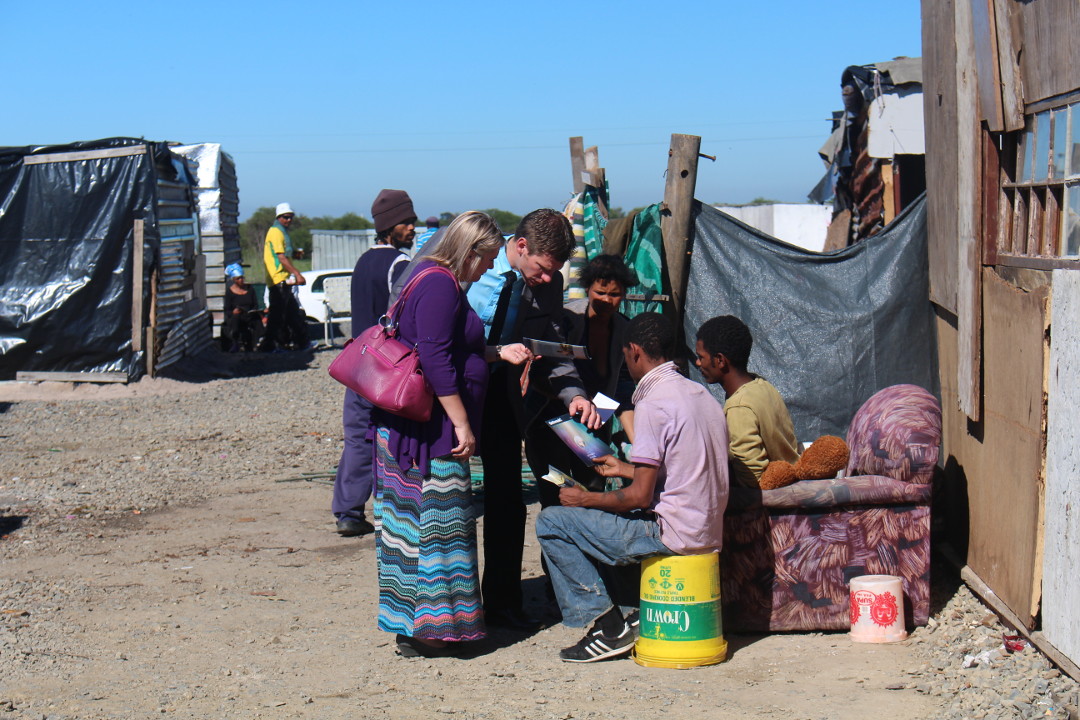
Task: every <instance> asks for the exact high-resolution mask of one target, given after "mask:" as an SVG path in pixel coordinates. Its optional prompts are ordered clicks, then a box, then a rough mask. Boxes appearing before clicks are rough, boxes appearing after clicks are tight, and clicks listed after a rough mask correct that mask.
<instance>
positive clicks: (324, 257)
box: [311, 230, 375, 270]
mask: <svg viewBox="0 0 1080 720" xmlns="http://www.w3.org/2000/svg"><path fill="white" fill-rule="evenodd" d="M374 244H375V231H374V230H312V231H311V245H312V248H311V269H312V270H332V269H336V268H349V269H351V268H353V267H354V266H355V265H356V261H357V259H358V258H359V257H360V256H361V255H363V254H364V253H365V252H366V251H367V250H368V248H370V247H371V246H372V245H374Z"/></svg>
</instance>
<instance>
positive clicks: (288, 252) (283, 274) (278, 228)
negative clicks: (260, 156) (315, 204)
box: [259, 203, 307, 352]
mask: <svg viewBox="0 0 1080 720" xmlns="http://www.w3.org/2000/svg"><path fill="white" fill-rule="evenodd" d="M275 212H276V214H277V219H275V220H274V224H273V225H271V226H270V229H269V230H267V231H266V241H265V242H264V243H263V263H264V264H265V265H266V289H267V291H268V293H269V295H270V308H269V312H268V313H267V320H266V333H265V334H264V335H263V339H262V343H260V345H259V350H261V351H263V352H273V351H274V349H275V347H276V344H277V341H278V336H279V335H280V334H281V329H282V327H285V326H287V327H288V328H289V329H290V331H291V335H292V337H293V342H294V343H296V344H297V345H298V346H299V347H300V348H301V349H303V348H304V347H305V346H306V345H307V322H306V321H305V320H304V314H303V312H301V310H300V303H299V302H297V300H296V295H295V294H294V293H293V286H294V285H305V284H307V280H305V279H304V276H303V275H302V274H301V273H300V271H299V270H297V269H296V266H294V265H293V264H292V260H291V257H292V252H293V246H292V239H291V238H290V237H289V226H290V225H292V223H293V218H294V217H295V213H294V212H293V209H292V207H290V206H289V203H278V206H277V209H276V211H275Z"/></svg>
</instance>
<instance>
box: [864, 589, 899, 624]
mask: <svg viewBox="0 0 1080 720" xmlns="http://www.w3.org/2000/svg"><path fill="white" fill-rule="evenodd" d="M896 616H897V609H896V598H895V597H893V594H892V593H891V592H883V593H881V594H880V595H878V596H877V597H876V598H874V603H873V604H872V605H871V606H870V619H871V620H873V621H874V624H875V625H877V626H879V627H889V626H890V625H892V624H893V623H894V622H896Z"/></svg>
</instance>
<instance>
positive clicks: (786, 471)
mask: <svg viewBox="0 0 1080 720" xmlns="http://www.w3.org/2000/svg"><path fill="white" fill-rule="evenodd" d="M848 455H849V451H848V446H847V443H846V442H844V440H843V438H839V437H836V436H835V435H822V436H821V437H819V438H818V439H817V440H815V441H814V442H813V444H812V445H810V447H808V448H806V450H805V451H804V452H803V454H802V455H800V456H799V459H798V461H796V463H795V464H794V465H792V464H791V463H789V462H786V461H784V460H777V461H775V462H770V463H769V464H768V465H766V466H765V472H763V473H762V474H761V481H760V482H759V483H758V484H759V485H760V486H761V489H762V490H774V489H776V488H782V487H786V486H788V485H791V484H792V483H794V482H797V481H799V480H820V479H822V478H831V477H836V473H838V472H840V471H841V470H843V469H844V468H845V467H847V463H848Z"/></svg>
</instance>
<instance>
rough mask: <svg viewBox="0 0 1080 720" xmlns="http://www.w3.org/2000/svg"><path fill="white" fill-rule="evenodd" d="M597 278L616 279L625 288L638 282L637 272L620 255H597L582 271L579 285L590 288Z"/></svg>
mask: <svg viewBox="0 0 1080 720" xmlns="http://www.w3.org/2000/svg"><path fill="white" fill-rule="evenodd" d="M597 280H614V281H615V282H617V283H618V284H619V285H621V286H622V288H623V290H626V289H627V288H630V287H633V286H634V285H637V284H638V276H637V273H636V272H634V271H633V270H631V269H630V268H629V267H627V266H626V263H625V262H623V259H622V258H621V257H619V256H618V255H597V256H596V257H594V258H593V259H592V260H590V261H589V264H588V265H586V266H585V269H584V270H582V271H581V277H580V278H578V285H580V286H581V287H583V288H585V289H586V290H588V289H589V288H590V287H592V284H593V283H594V282H596V281H597Z"/></svg>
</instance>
